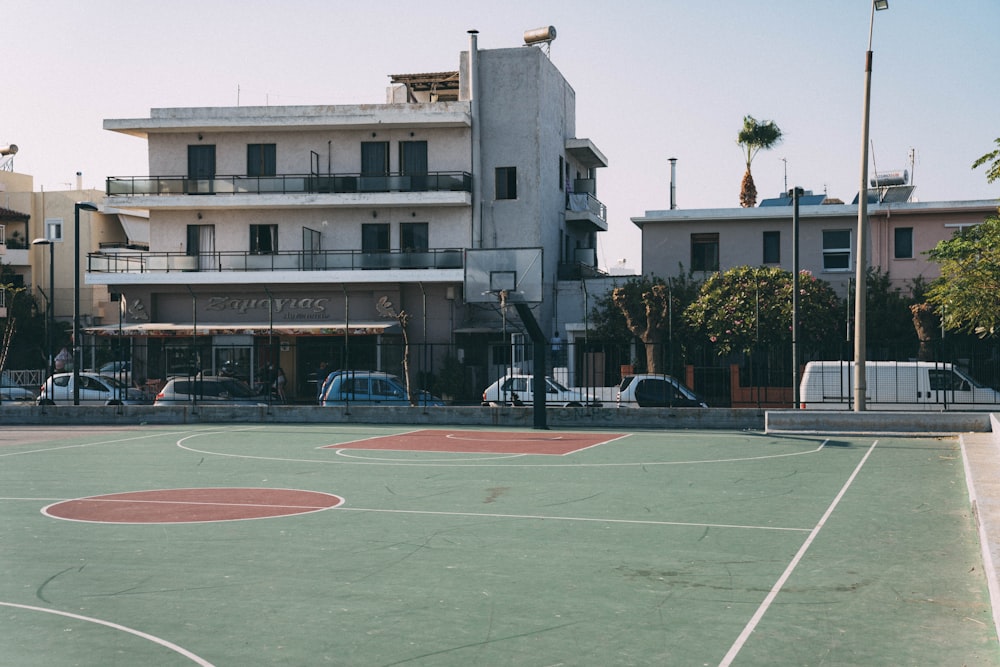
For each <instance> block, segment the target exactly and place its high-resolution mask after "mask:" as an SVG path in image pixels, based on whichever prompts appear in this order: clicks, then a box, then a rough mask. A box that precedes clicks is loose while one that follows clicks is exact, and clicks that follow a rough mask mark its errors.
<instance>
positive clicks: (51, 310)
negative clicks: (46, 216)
mask: <svg viewBox="0 0 1000 667" xmlns="http://www.w3.org/2000/svg"><path fill="white" fill-rule="evenodd" d="M55 248H56V244H55V243H54V242H53V241H52V239H49V302H48V304H46V305H48V308H46V309H45V310H46V311H47V312H46V318H45V332H46V335H45V347H46V352H47V353H48V355H49V358H48V362H47V364H48V365H47V366H46V368H45V370H46V372H47V373H48V374H50V375H51V373H52V366H53V364H55V358H56V355H55V351H54V350H53V349H52V347H53V344H54V341H55V337H56V304H55V299H56V279H55V275H56V262H55Z"/></svg>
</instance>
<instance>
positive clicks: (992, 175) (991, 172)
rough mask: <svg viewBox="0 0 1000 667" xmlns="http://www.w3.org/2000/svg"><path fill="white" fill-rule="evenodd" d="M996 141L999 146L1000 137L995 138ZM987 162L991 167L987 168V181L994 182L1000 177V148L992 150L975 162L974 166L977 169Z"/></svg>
mask: <svg viewBox="0 0 1000 667" xmlns="http://www.w3.org/2000/svg"><path fill="white" fill-rule="evenodd" d="M994 143H995V144H996V145H997V146H1000V138H998V139H995V140H994ZM987 163H989V165H990V167H989V169H987V170H986V182H987V183H992V182H993V181H996V180H998V179H1000V148H997V149H996V150H995V151H990V152H989V153H987V154H986V155H983V156H982V157H981V158H979V159H978V160H976V161H975V162H973V163H972V168H973V169H976V168H978V167H981V166H983V165H984V164H987Z"/></svg>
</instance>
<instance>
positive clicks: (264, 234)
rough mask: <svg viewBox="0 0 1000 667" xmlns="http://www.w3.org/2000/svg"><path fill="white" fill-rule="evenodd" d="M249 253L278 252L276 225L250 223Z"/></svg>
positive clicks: (265, 253) (270, 253) (264, 253)
mask: <svg viewBox="0 0 1000 667" xmlns="http://www.w3.org/2000/svg"><path fill="white" fill-rule="evenodd" d="M250 253H251V254H254V255H276V254H278V225H250Z"/></svg>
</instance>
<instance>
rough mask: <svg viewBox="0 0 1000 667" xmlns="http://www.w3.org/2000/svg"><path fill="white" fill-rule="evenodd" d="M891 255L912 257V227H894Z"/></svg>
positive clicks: (894, 256)
mask: <svg viewBox="0 0 1000 667" xmlns="http://www.w3.org/2000/svg"><path fill="white" fill-rule="evenodd" d="M901 236H902V237H903V238H902V239H901V238H900V237H901ZM892 257H893V259H913V227H896V228H895V229H894V230H893V233H892Z"/></svg>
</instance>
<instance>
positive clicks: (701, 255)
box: [691, 234, 719, 271]
mask: <svg viewBox="0 0 1000 667" xmlns="http://www.w3.org/2000/svg"><path fill="white" fill-rule="evenodd" d="M691 270H692V271H718V270H719V235H718V234H692V235H691Z"/></svg>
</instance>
